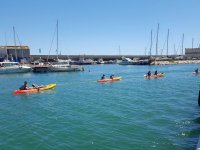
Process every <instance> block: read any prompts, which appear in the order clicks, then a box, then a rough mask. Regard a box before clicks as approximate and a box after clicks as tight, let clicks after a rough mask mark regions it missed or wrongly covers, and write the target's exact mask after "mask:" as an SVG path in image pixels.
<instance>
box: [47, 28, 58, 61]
mask: <svg viewBox="0 0 200 150" xmlns="http://www.w3.org/2000/svg"><path fill="white" fill-rule="evenodd" d="M55 34H56V27H55V30H54V33H53V38H52V40H51V46H50V49H49V55H50V52H51V49H52V46H53V42H54V38H55ZM49 55H48V57H47V62H48V60H49Z"/></svg>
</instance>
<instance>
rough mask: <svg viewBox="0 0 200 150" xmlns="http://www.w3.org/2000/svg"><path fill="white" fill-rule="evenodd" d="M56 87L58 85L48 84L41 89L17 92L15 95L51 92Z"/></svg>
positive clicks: (14, 92)
mask: <svg viewBox="0 0 200 150" xmlns="http://www.w3.org/2000/svg"><path fill="white" fill-rule="evenodd" d="M55 86H56V84H48V85H45V86H42V87H39V88H31V89H28V90H15V91H13V94H26V93H35V92H40V91H44V90H49V89H52V88H54V87H55Z"/></svg>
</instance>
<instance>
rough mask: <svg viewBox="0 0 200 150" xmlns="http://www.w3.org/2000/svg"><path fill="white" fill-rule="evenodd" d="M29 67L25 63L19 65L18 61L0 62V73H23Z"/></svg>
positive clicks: (29, 69)
mask: <svg viewBox="0 0 200 150" xmlns="http://www.w3.org/2000/svg"><path fill="white" fill-rule="evenodd" d="M30 71H31V67H29V66H26V65H21V64H19V63H18V62H8V61H5V62H0V74H7V73H25V72H30Z"/></svg>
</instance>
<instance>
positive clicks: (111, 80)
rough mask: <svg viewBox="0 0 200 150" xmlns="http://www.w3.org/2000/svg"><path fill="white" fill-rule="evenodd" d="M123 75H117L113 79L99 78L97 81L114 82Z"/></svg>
mask: <svg viewBox="0 0 200 150" xmlns="http://www.w3.org/2000/svg"><path fill="white" fill-rule="evenodd" d="M121 79H122V77H115V78H113V79H103V80H97V82H113V81H119V80H121Z"/></svg>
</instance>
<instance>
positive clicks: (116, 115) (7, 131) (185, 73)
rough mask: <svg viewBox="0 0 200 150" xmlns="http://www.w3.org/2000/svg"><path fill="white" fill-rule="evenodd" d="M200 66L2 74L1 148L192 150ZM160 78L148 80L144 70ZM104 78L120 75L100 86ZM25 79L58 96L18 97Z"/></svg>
mask: <svg viewBox="0 0 200 150" xmlns="http://www.w3.org/2000/svg"><path fill="white" fill-rule="evenodd" d="M198 67H199V68H200V64H192V65H191V64H190V65H166V66H120V65H93V66H85V71H84V72H71V73H68V72H66V73H42V74H39V73H37V74H36V73H24V74H10V75H0V87H1V90H0V150H55V149H57V150H64V149H66V150H82V149H83V150H193V149H195V147H196V144H197V141H198V137H199V134H200V107H199V106H198V92H199V84H200V75H194V74H192V72H193V71H194V70H195V69H196V68H198ZM149 70H151V71H155V70H158V72H164V73H165V74H166V76H165V77H163V78H157V79H145V78H144V77H143V75H144V74H145V73H146V72H147V71H149ZM102 74H105V75H106V76H107V77H109V75H110V74H114V75H115V76H122V80H121V81H118V82H113V83H97V82H96V80H97V79H99V78H100V77H101V76H102ZM24 81H27V82H28V84H29V85H31V84H32V83H35V84H38V85H46V84H49V83H56V84H57V87H56V88H55V89H53V90H49V91H43V92H39V93H34V94H25V95H14V94H12V91H13V90H15V89H18V88H19V87H20V86H21V85H22V84H23V82H24Z"/></svg>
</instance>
